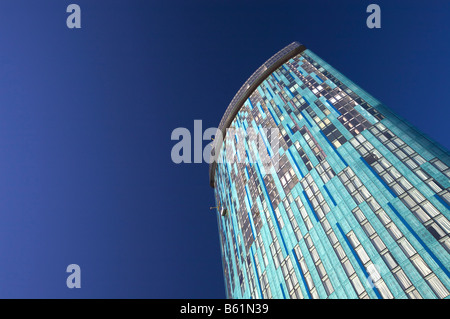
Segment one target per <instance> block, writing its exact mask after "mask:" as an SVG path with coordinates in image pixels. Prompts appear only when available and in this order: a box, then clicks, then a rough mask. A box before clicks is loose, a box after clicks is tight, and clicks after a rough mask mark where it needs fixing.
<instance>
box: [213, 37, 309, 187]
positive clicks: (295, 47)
mask: <svg viewBox="0 0 450 319" xmlns="http://www.w3.org/2000/svg"><path fill="white" fill-rule="evenodd" d="M304 50H306V47H305V46H304V45H303V44H300V43H299V42H297V41H294V42H292V43H291V44H289V45H288V46H286V47H284V48H283V49H281V50H280V51H278V52H277V53H275V54H274V55H273V56H272V57H271V58H270V59H268V60H267V61H266V62H264V64H263V65H261V66H260V67H259V68H258V69H257V70H256V71H255V72H254V73H253V74H252V75H251V76H250V77H249V78H248V80H247V81H245V83H244V84H243V85H242V86H241V88H240V89H239V91H238V92H237V93H236V95H235V96H234V97H233V99H232V100H231V102H230V104H229V105H228V107H227V109H226V111H225V113H224V115H223V116H222V119H221V120H220V124H219V128H218V129H219V130H220V131H221V132H222V136H223V138H225V135H226V129H227V128H228V127H229V126H230V125H231V122H232V121H233V119H234V117H235V116H236V114H237V113H238V112H239V110H240V109H241V107H242V105H243V104H244V102H245V101H246V100H247V99H248V98H249V97H250V95H251V94H252V93H253V91H254V90H256V88H257V87H258V86H259V85H260V84H261V83H262V82H263V81H264V80H265V79H266V78H267V77H268V76H269V75H270V74H272V72H273V71H275V70H276V69H278V68H279V67H280V66H282V65H283V64H284V63H286V62H287V61H289V59H291V58H293V57H294V56H296V55H297V54H300V53H302V52H303V51H304ZM212 149H216V144H215V142H214V143H213V146H212ZM216 167H217V162H216V161H213V162H212V163H211V164H210V165H209V185H210V186H211V187H212V188H214V175H215V171H216Z"/></svg>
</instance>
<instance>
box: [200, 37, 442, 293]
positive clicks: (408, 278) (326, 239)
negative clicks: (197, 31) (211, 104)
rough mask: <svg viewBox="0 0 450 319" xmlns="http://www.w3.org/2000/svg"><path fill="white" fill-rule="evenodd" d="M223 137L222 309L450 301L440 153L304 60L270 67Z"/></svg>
mask: <svg viewBox="0 0 450 319" xmlns="http://www.w3.org/2000/svg"><path fill="white" fill-rule="evenodd" d="M219 129H220V131H221V132H222V133H223V134H222V135H223V142H222V139H220V138H216V139H215V142H214V143H215V145H214V146H215V148H216V156H217V162H213V163H212V164H211V166H210V172H209V174H210V184H211V186H212V187H214V188H215V198H216V204H217V206H218V207H219V209H218V211H217V218H218V226H219V234H220V243H221V246H222V257H223V260H222V261H223V270H224V276H225V286H226V291H227V296H228V297H229V298H450V296H449V290H450V271H449V270H450V254H449V253H450V237H449V233H450V223H449V218H450V211H449V207H450V193H449V187H450V168H449V165H450V155H449V153H448V151H446V150H443V149H442V148H441V147H440V146H439V145H437V144H436V143H435V142H433V141H431V140H430V139H428V138H427V137H425V136H424V135H422V134H421V133H420V132H418V131H417V130H416V129H415V128H413V127H412V126H411V125H409V124H408V123H406V122H405V121H403V120H402V119H400V118H399V117H397V116H396V115H395V114H393V113H392V112H391V111H390V110H389V109H388V108H386V107H385V106H384V105H382V104H381V103H380V102H379V101H377V100H376V99H375V98H373V97H372V96H370V95H369V94H368V93H366V92H365V91H364V90H362V89H361V88H359V87H358V86H356V85H355V84H354V83H353V82H351V81H350V80H348V79H347V78H346V77H344V76H343V75H342V74H341V73H339V72H338V71H337V70H335V69H334V68H333V67H331V66H330V65H329V64H327V63H326V62H325V61H323V60H322V59H321V58H319V57H318V56H317V55H315V54H314V53H313V52H311V51H310V50H308V49H306V48H305V47H304V46H303V45H300V44H299V43H296V42H294V43H292V44H290V45H289V46H287V47H285V48H284V49H282V50H281V51H279V52H278V53H277V54H276V55H274V56H273V57H272V58H270V59H269V60H268V61H267V62H266V63H264V64H263V65H262V66H261V67H260V68H259V69H258V70H257V71H256V72H255V73H254V74H253V75H252V76H251V77H250V78H249V79H248V80H247V82H246V83H244V85H243V86H242V88H241V89H240V90H239V91H238V93H237V94H236V96H235V97H234V98H233V100H232V101H231V103H230V105H229V107H228V109H227V110H226V111H225V115H224V116H223V118H222V120H221V122H220V126H219ZM229 129H234V130H233V131H230V130H229ZM273 141H275V142H276V143H273ZM261 146H263V147H261Z"/></svg>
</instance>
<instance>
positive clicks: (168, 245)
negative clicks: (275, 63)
mask: <svg viewBox="0 0 450 319" xmlns="http://www.w3.org/2000/svg"><path fill="white" fill-rule="evenodd" d="M240 2H242V1H178V2H174V1H169V0H165V1H137V0H129V1H125V0H121V1H100V0H96V1H87V0H70V1H61V0H40V1H21V0H16V1H12V0H9V1H1V3H0V297H1V298H5V297H25V298H81V297H82V298H223V297H225V293H224V281H223V274H222V266H221V257H220V247H219V237H218V233H217V225H216V217H215V215H214V213H213V212H211V211H210V210H209V207H210V206H214V205H213V203H214V200H213V190H212V189H211V188H210V186H209V180H208V165H207V164H190V165H176V164H174V163H172V162H171V158H170V151H171V148H172V146H173V145H174V144H175V142H173V141H171V139H170V135H171V132H172V130H173V129H174V128H176V127H186V128H189V129H191V130H192V129H193V124H194V119H202V120H203V126H204V128H206V127H215V126H217V125H218V123H219V121H220V119H221V117H222V114H223V112H224V111H225V109H226V107H227V105H228V103H229V102H230V100H231V99H232V97H233V96H234V94H235V93H236V91H237V90H238V89H239V87H240V86H241V85H242V83H243V82H244V81H245V80H246V79H247V78H248V76H250V75H251V74H252V73H253V71H254V70H255V69H256V68H258V67H259V66H260V65H261V64H262V63H263V62H264V61H265V60H266V59H267V58H269V57H270V56H271V55H272V54H274V53H275V52H276V51H278V50H279V49H281V48H282V47H284V46H285V45H287V44H289V43H290V42H292V41H295V40H296V41H300V42H302V43H304V44H305V45H306V46H307V47H308V48H309V49H311V50H313V51H314V52H315V53H316V54H318V55H319V56H320V57H322V58H323V59H325V60H326V61H327V62H329V63H330V64H331V65H333V66H334V67H335V68H337V69H338V70H340V71H341V72H342V73H343V74H345V75H346V76H347V77H349V78H350V79H351V80H353V81H354V82H356V83H357V84H358V85H360V86H361V87H362V88H363V89H365V90H367V91H368V92H369V93H371V94H373V95H374V96H375V97H376V98H377V99H379V100H381V101H382V102H383V103H385V104H386V105H387V106H389V107H390V108H391V109H393V110H394V111H395V112H397V113H398V114H399V115H400V116H402V117H403V118H405V119H407V120H408V121H410V122H411V123H412V124H414V125H415V126H417V127H418V128H419V129H420V130H422V131H423V132H425V133H426V134H427V135H428V136H430V137H432V138H433V139H435V140H437V141H438V142H439V143H441V144H442V145H444V146H445V147H446V148H447V149H448V148H450V141H449V130H448V119H449V118H450V117H449V115H450V109H449V102H448V89H447V86H448V84H449V71H450V68H449V65H450V62H449V56H450V41H449V34H450V27H449V26H450V23H449V22H450V2H449V1H446V0H442V1H436V0H431V1H430V0H428V1H401V2H400V1H384V0H383V1H381V0H377V1H354V0H348V1H331V0H329V1H299V0H297V1H245V4H242V3H240ZM70 3H77V4H78V5H80V7H81V10H82V22H81V23H82V28H81V29H79V30H69V29H68V28H67V27H66V17H67V16H68V14H67V13H66V7H67V6H68V5H69V4H70ZM369 3H377V4H379V5H380V6H381V10H382V28H381V29H379V30H370V29H368V28H367V27H366V24H365V21H366V17H367V15H368V14H367V13H366V7H367V5H368V4H369ZM205 145H206V143H205ZM72 263H76V264H79V265H80V267H81V273H82V274H81V285H82V288H81V289H73V290H70V289H68V288H67V287H66V284H65V283H66V277H67V275H68V274H67V273H66V272H65V270H66V267H67V265H69V264H72Z"/></svg>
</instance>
